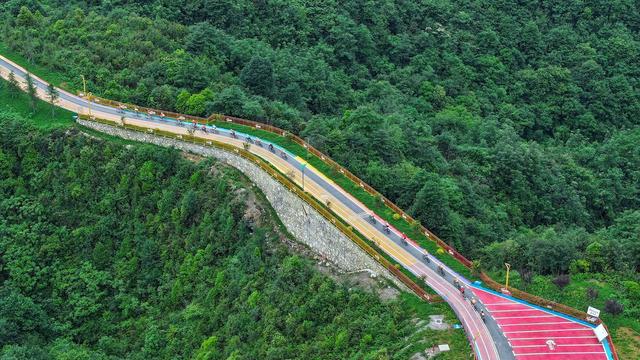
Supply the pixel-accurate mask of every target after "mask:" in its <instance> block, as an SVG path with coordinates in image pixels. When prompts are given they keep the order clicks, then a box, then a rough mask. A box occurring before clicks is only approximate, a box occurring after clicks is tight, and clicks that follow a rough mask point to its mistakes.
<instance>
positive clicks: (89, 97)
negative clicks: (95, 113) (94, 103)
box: [80, 75, 91, 117]
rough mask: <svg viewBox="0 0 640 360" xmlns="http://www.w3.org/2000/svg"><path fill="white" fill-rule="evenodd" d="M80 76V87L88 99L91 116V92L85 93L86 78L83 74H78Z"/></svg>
mask: <svg viewBox="0 0 640 360" xmlns="http://www.w3.org/2000/svg"><path fill="white" fill-rule="evenodd" d="M80 77H81V78H82V88H83V89H84V96H85V98H86V99H87V100H88V101H87V102H88V106H89V117H91V93H87V80H86V79H85V78H84V75H80Z"/></svg>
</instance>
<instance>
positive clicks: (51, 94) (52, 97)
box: [47, 84, 60, 117]
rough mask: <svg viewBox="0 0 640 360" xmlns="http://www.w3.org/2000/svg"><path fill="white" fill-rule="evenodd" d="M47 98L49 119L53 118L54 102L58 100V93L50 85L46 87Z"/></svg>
mask: <svg viewBox="0 0 640 360" xmlns="http://www.w3.org/2000/svg"><path fill="white" fill-rule="evenodd" d="M47 97H48V98H49V104H51V117H54V116H55V112H56V101H58V99H59V98H60V93H59V92H58V89H56V87H55V86H53V85H52V84H49V85H47Z"/></svg>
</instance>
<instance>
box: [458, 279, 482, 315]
mask: <svg viewBox="0 0 640 360" xmlns="http://www.w3.org/2000/svg"><path fill="white" fill-rule="evenodd" d="M453 285H454V286H455V287H457V288H458V290H460V294H461V295H462V298H463V299H466V296H465V287H464V286H463V285H462V284H460V282H459V281H458V279H455V280H453ZM470 297H471V305H473V309H474V310H475V311H478V301H477V300H476V299H475V298H474V297H473V295H470ZM480 318H481V319H482V321H485V322H486V321H487V318H486V315H485V313H484V309H480Z"/></svg>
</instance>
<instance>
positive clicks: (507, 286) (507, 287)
mask: <svg viewBox="0 0 640 360" xmlns="http://www.w3.org/2000/svg"><path fill="white" fill-rule="evenodd" d="M504 266H506V267H507V279H506V281H505V284H504V287H505V289H507V290H509V270H510V269H511V264H509V263H504Z"/></svg>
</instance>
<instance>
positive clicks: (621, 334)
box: [615, 327, 640, 359]
mask: <svg viewBox="0 0 640 360" xmlns="http://www.w3.org/2000/svg"><path fill="white" fill-rule="evenodd" d="M616 338H617V339H616V341H615V345H616V350H618V355H619V356H620V359H640V333H638V332H637V331H634V330H633V329H631V328H628V327H621V328H618V330H616Z"/></svg>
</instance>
